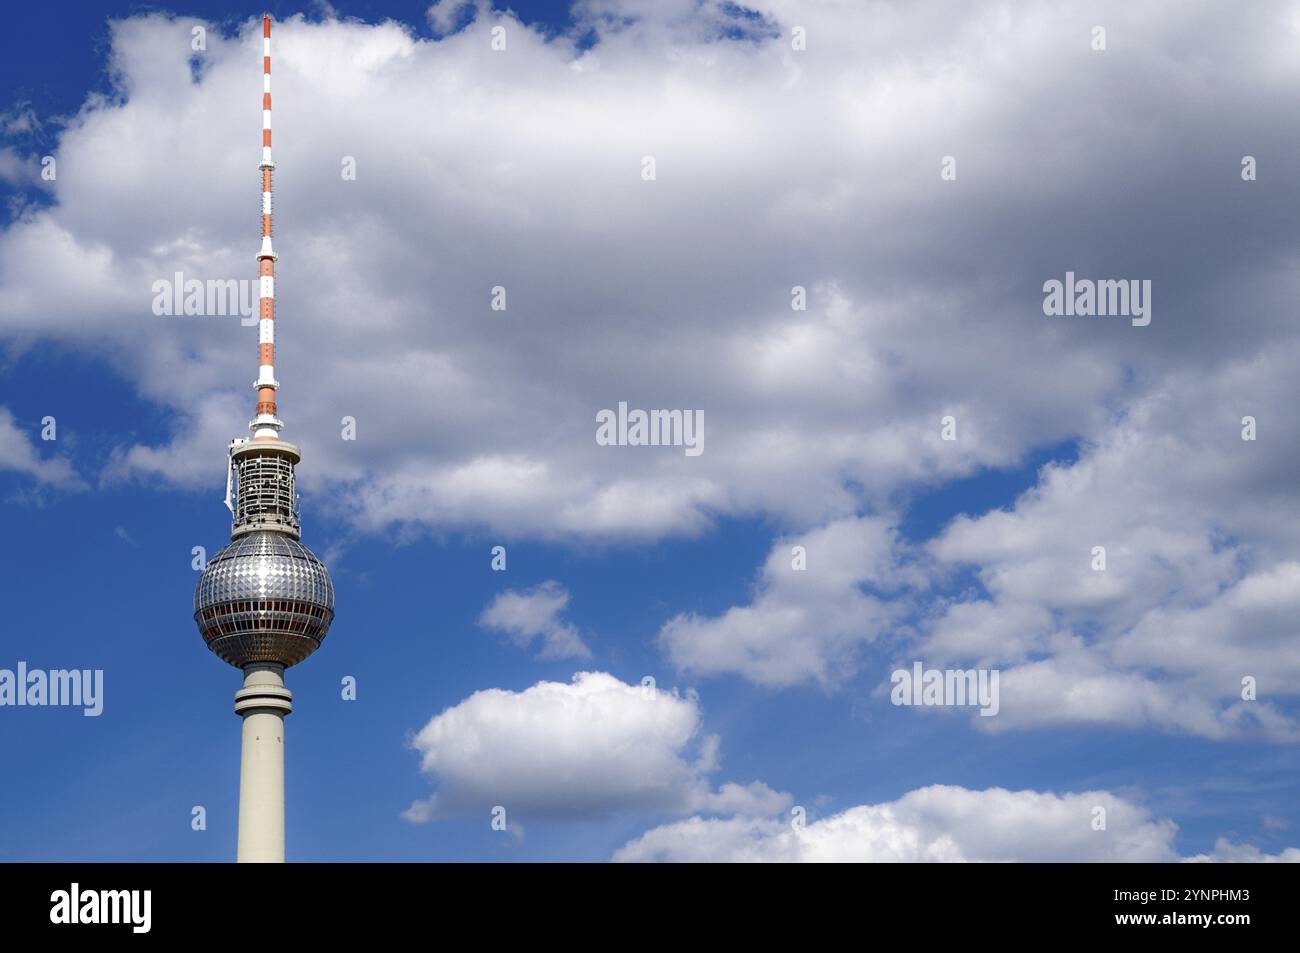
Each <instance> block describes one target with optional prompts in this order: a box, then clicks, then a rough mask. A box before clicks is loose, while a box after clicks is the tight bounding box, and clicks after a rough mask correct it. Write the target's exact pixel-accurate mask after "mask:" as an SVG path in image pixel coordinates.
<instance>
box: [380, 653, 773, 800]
mask: <svg viewBox="0 0 1300 953" xmlns="http://www.w3.org/2000/svg"><path fill="white" fill-rule="evenodd" d="M412 744H413V746H414V747H415V748H416V750H418V751H419V752H420V754H421V756H422V757H421V769H422V770H423V771H424V772H425V773H426V774H428V775H429V776H430V777H431V778H433V779H434V780H435V781H436V782H437V791H436V792H435V793H434V794H433V795H432V796H431V797H430V798H428V799H427V800H422V801H417V802H415V803H414V804H412V805H411V806H410V808H408V809H407V811H406V812H405V814H404V816H405V817H406V818H407V819H408V820H410V821H413V822H421V821H427V820H431V819H434V818H441V817H451V816H455V815H463V814H482V816H484V817H487V816H488V812H489V811H491V809H492V808H493V807H495V806H497V805H500V806H502V807H504V808H505V809H506V813H507V817H519V818H521V819H524V820H527V819H529V818H540V819H567V820H573V819H594V818H603V817H607V816H611V815H615V814H620V813H635V814H645V815H665V814H667V815H672V814H686V813H690V812H692V811H704V812H736V811H746V812H758V813H764V814H770V813H773V812H775V811H779V810H782V809H784V808H785V807H786V806H788V805H789V803H790V797H789V795H786V794H780V793H778V792H775V791H772V790H771V789H770V788H768V787H767V786H766V785H764V784H761V783H757V782H755V783H751V784H748V785H739V784H735V783H727V784H724V785H722V786H721V787H720V788H718V789H716V790H715V789H714V788H713V786H712V785H711V784H710V783H709V781H708V780H707V775H709V774H710V773H712V772H714V771H715V770H717V767H718V740H717V738H716V736H711V735H704V734H703V733H702V731H701V713H700V708H699V704H698V702H697V701H696V699H695V698H694V696H691V695H687V696H680V695H678V694H677V693H676V692H666V691H663V690H654V691H649V690H646V689H643V688H642V687H640V686H636V685H628V684H625V683H623V682H621V681H619V680H618V679H617V678H615V677H614V676H612V675H609V674H606V673H603V672H579V673H578V674H576V675H574V677H573V681H572V682H571V683H569V684H563V683H560V682H538V683H537V684H536V685H533V686H532V687H530V688H527V689H524V690H523V691H521V692H512V691H506V690H503V689H489V690H486V691H479V692H475V693H474V694H473V695H471V696H470V697H469V698H467V699H465V700H464V701H462V702H460V703H459V704H457V705H454V706H452V707H451V708H448V709H447V710H445V711H443V712H442V713H441V714H438V715H435V716H434V717H433V718H432V719H431V720H430V721H429V723H428V724H427V725H425V726H424V728H422V729H421V730H420V732H419V733H418V734H417V735H416V736H415V737H414V739H413V741H412Z"/></svg>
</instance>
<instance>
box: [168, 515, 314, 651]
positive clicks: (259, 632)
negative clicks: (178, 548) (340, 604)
mask: <svg viewBox="0 0 1300 953" xmlns="http://www.w3.org/2000/svg"><path fill="white" fill-rule="evenodd" d="M194 621H195V622H197V623H198V626H199V633H200V634H201V635H202V636H203V641H205V642H206V643H207V644H208V648H210V649H212V651H213V652H215V653H216V654H217V655H218V656H220V657H221V658H222V659H224V660H225V661H227V662H229V663H230V664H231V665H234V666H236V667H238V668H243V667H244V666H245V665H249V664H251V663H254V662H275V663H278V664H280V665H283V666H285V667H286V668H287V667H288V666H290V665H296V664H298V663H299V662H301V661H302V660H303V659H305V658H306V657H307V656H308V655H311V653H312V652H314V651H316V649H318V648H320V644H321V641H322V640H323V639H324V638H325V633H326V632H328V631H329V627H330V623H331V622H332V621H334V586H333V584H332V583H331V582H330V576H329V571H328V570H327V569H326V568H325V564H324V563H322V562H321V561H320V560H319V559H318V558H317V557H316V555H315V554H314V553H313V552H312V551H311V550H310V549H308V548H307V547H306V546H304V545H302V543H300V542H298V541H297V540H296V539H293V538H292V537H290V536H288V535H286V534H284V533H277V532H254V533H248V534H246V535H243V536H240V537H238V538H237V539H235V540H234V541H233V542H232V543H231V544H230V545H229V546H227V547H226V548H225V549H223V550H221V552H219V553H217V554H216V555H215V556H213V557H212V559H211V560H209V562H208V565H207V567H206V568H205V569H204V570H203V575H202V576H201V577H200V578H199V585H198V588H196V589H195V590H194Z"/></svg>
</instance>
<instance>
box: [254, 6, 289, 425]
mask: <svg viewBox="0 0 1300 953" xmlns="http://www.w3.org/2000/svg"><path fill="white" fill-rule="evenodd" d="M258 168H259V169H261V170H262V250H261V251H259V252H258V253H257V264H258V272H259V274H260V275H261V278H260V281H259V284H260V285H261V287H260V289H259V296H260V316H259V318H258V322H257V342H258V343H257V351H258V354H257V358H258V360H257V364H258V367H257V381H256V383H255V384H254V385H253V386H254V387H256V388H257V409H256V410H255V411H254V417H253V420H252V421H251V422H250V423H249V425H248V427H249V429H250V430H252V431H253V439H254V440H277V439H279V436H280V428H281V427H283V426H284V424H283V423H281V422H280V418H279V417H277V416H276V403H275V392H276V390H277V389H279V387H280V384H279V382H278V381H277V380H276V379H275V251H274V249H272V247H271V174H272V173H273V172H274V171H275V160H273V159H272V158H271V17H270V15H269V14H268V15H264V16H263V17H262V161H261V163H260V164H259V165H258Z"/></svg>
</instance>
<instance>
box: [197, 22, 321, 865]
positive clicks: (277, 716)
mask: <svg viewBox="0 0 1300 953" xmlns="http://www.w3.org/2000/svg"><path fill="white" fill-rule="evenodd" d="M258 168H259V169H260V170H261V173H262V248H261V250H260V251H259V252H258V253H257V263H258V272H259V274H260V275H261V279H260V281H261V289H260V290H261V302H260V308H261V315H260V318H259V320H258V358H259V359H258V365H259V367H258V374H257V380H256V381H255V382H254V383H253V387H254V388H255V389H256V390H257V408H256V410H255V411H254V416H253V420H252V422H251V423H249V425H248V427H249V429H250V430H251V431H252V432H253V436H252V438H251V439H248V438H236V439H235V440H233V441H231V444H230V447H229V449H228V453H229V460H228V464H227V470H226V506H227V508H229V510H230V513H231V516H232V518H233V519H232V524H231V529H230V545H229V546H226V547H225V548H224V549H222V550H221V552H219V553H217V554H216V555H215V556H213V557H212V559H211V560H210V561H209V562H208V564H207V566H206V567H205V568H204V570H203V575H202V576H201V577H200V578H199V584H198V588H197V589H195V591H194V621H195V622H197V623H198V626H199V634H201V635H202V636H203V641H204V642H206V643H207V645H208V648H210V649H211V650H212V651H213V652H215V653H216V654H217V655H218V656H219V657H220V658H221V659H222V660H224V661H226V662H229V663H230V664H231V665H233V666H235V667H236V668H239V669H242V670H243V673H244V687H243V688H241V689H240V690H239V691H237V692H236V693H235V714H237V715H240V716H241V717H242V718H243V747H242V753H241V756H240V766H239V848H238V853H237V856H236V859H237V860H238V861H239V862H241V863H244V862H250V861H254V862H255V861H262V862H272V863H282V862H283V861H284V718H285V716H286V715H288V714H289V713H290V712H291V711H293V706H292V701H293V695H292V694H291V693H290V691H289V689H287V688H285V687H284V670H285V669H286V668H288V667H289V666H290V665H296V664H298V663H299V662H301V661H302V660H303V659H305V658H306V657H307V656H308V655H310V654H311V653H312V652H314V651H316V649H317V648H319V647H320V643H321V641H322V640H323V639H324V638H325V633H326V632H327V631H329V627H330V623H331V622H332V621H333V620H334V586H333V584H332V583H331V582H330V576H329V571H328V570H327V569H326V568H325V564H324V563H322V562H321V561H320V560H319V559H318V558H317V557H316V556H315V554H314V553H312V551H311V550H309V549H308V548H307V547H306V546H304V545H302V543H300V542H298V539H299V537H300V536H301V535H302V533H301V521H300V516H299V511H298V494H297V491H296V489H295V487H294V467H295V466H296V465H297V463H298V461H299V460H300V459H301V456H300V454H299V453H298V448H297V447H295V446H294V445H293V444H291V443H285V442H284V441H282V440H281V439H280V428H281V427H282V426H284V425H283V424H282V423H281V421H280V418H279V417H278V416H276V396H275V395H276V391H277V390H278V389H279V386H280V385H279V383H278V382H277V381H276V379H275V260H276V255H275V252H274V251H273V250H272V247H271V173H272V172H273V171H275V163H274V162H273V161H272V160H271V18H270V16H264V17H263V18H262V161H261V163H260V164H259V165H258Z"/></svg>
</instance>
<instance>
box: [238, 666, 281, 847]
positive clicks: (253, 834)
mask: <svg viewBox="0 0 1300 953" xmlns="http://www.w3.org/2000/svg"><path fill="white" fill-rule="evenodd" d="M292 702H293V694H292V693H291V692H290V691H289V689H287V688H285V687H284V666H283V665H275V664H272V663H263V664H256V665H249V666H247V667H246V668H245V669H244V687H243V688H242V689H240V690H239V691H237V692H235V714H237V715H242V716H243V718H244V743H243V748H242V753H241V755H240V762H239V848H238V851H237V853H236V855H235V859H236V860H237V861H238V862H239V863H241V864H244V863H271V864H282V863H284V717H285V715H288V714H289V713H290V712H291V711H293V704H292Z"/></svg>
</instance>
